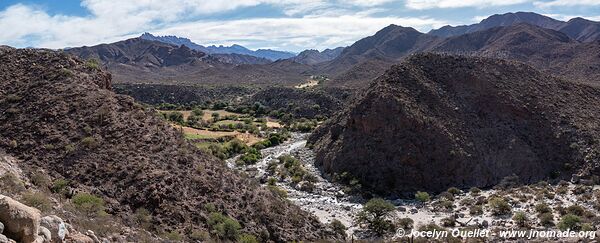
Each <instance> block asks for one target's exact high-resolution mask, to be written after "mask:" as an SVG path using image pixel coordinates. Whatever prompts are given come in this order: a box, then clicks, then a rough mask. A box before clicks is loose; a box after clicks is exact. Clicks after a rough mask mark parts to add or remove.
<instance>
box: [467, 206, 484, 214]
mask: <svg viewBox="0 0 600 243" xmlns="http://www.w3.org/2000/svg"><path fill="white" fill-rule="evenodd" d="M469 214H471V215H473V216H474V215H482V214H483V207H481V206H480V205H475V206H472V207H471V208H469Z"/></svg>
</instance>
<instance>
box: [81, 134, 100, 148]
mask: <svg viewBox="0 0 600 243" xmlns="http://www.w3.org/2000/svg"><path fill="white" fill-rule="evenodd" d="M81 145H83V146H84V147H85V148H88V149H92V148H95V147H96V145H97V144H96V140H95V139H94V138H93V137H84V138H83V139H81Z"/></svg>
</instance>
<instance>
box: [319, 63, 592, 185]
mask: <svg viewBox="0 0 600 243" xmlns="http://www.w3.org/2000/svg"><path fill="white" fill-rule="evenodd" d="M598 104H600V90H599V89H597V88H593V87H590V86H586V85H579V84H574V83H571V82H568V81H564V80H561V79H557V78H554V77H551V76H548V75H545V74H542V73H540V72H539V71H536V70H535V69H533V68H531V67H529V66H527V65H525V64H520V63H516V62H510V61H503V60H497V59H486V58H467V57H459V56H447V55H436V54H417V55H414V56H411V57H410V58H408V59H407V60H406V61H405V62H404V63H402V64H400V65H395V66H393V67H392V68H391V69H390V70H388V71H387V72H386V73H385V74H384V75H382V76H381V77H379V78H378V79H376V80H375V81H374V83H372V84H371V85H370V86H369V87H368V88H367V89H366V90H365V91H364V92H363V93H362V94H361V95H360V96H359V97H358V98H356V100H355V101H354V102H353V103H352V104H351V105H350V106H349V107H348V108H347V109H346V110H345V111H343V112H341V113H340V114H338V115H337V116H336V117H334V118H333V119H331V120H330V121H329V122H328V123H326V124H325V125H323V126H321V127H320V128H319V129H317V131H316V132H315V133H314V134H313V135H312V137H311V139H310V140H311V141H310V142H311V143H312V144H313V146H314V148H315V150H316V152H317V158H316V159H317V164H318V165H319V166H321V167H322V169H323V170H324V171H325V172H326V173H331V174H333V173H338V174H341V173H343V172H348V173H349V174H350V175H352V177H353V178H356V179H358V180H359V181H360V182H361V183H362V185H366V186H367V188H369V189H371V190H373V191H375V192H377V193H381V194H384V195H385V194H392V195H412V193H414V192H415V191H417V190H421V191H423V190H424V191H429V192H440V191H443V190H446V189H447V188H449V187H453V186H454V187H459V188H468V187H471V186H477V187H483V188H485V187H491V186H494V185H496V184H498V183H499V182H500V181H501V180H502V179H503V178H505V177H508V176H511V175H513V174H514V175H517V176H518V178H519V179H520V180H521V181H522V182H524V183H531V182H536V181H538V180H542V179H553V178H563V179H570V178H571V177H572V176H573V175H577V177H579V176H588V177H590V176H598V175H600V166H599V159H600V151H599V149H598V143H599V142H600V133H599V131H600V123H599V121H600V120H599V118H600V112H598Z"/></svg>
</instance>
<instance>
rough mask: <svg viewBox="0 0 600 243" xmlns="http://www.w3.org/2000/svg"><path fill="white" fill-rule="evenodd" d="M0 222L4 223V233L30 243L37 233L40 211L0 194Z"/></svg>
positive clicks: (34, 239)
mask: <svg viewBox="0 0 600 243" xmlns="http://www.w3.org/2000/svg"><path fill="white" fill-rule="evenodd" d="M0 222H2V223H4V235H6V236H8V237H9V238H11V239H14V240H16V241H18V242H24V243H31V242H34V241H36V238H37V235H38V230H39V226H40V211H39V210H37V209H35V208H32V207H28V206H26V205H24V204H22V203H20V202H17V201H15V200H13V199H12V198H10V197H6V196H2V195H0Z"/></svg>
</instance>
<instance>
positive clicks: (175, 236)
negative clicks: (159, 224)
mask: <svg viewBox="0 0 600 243" xmlns="http://www.w3.org/2000/svg"><path fill="white" fill-rule="evenodd" d="M164 238H167V239H169V240H172V241H182V240H183V236H182V235H181V233H179V232H177V231H175V230H173V231H171V232H169V233H166V234H164Z"/></svg>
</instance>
